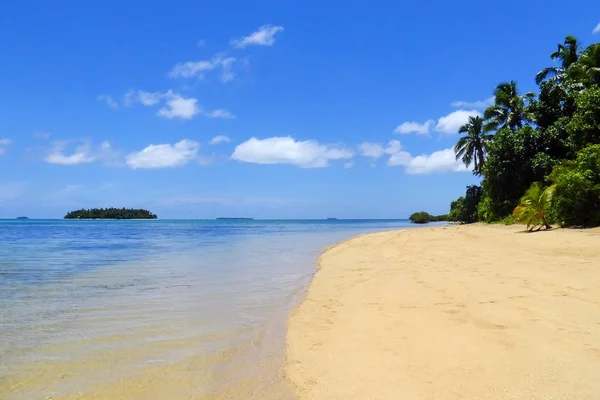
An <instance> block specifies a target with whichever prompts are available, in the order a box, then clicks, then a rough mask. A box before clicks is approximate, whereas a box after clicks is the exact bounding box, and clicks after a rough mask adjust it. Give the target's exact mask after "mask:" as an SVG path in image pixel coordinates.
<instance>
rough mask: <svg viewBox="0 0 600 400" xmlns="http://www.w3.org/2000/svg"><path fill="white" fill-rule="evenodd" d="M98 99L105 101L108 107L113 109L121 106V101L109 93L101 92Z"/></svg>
mask: <svg viewBox="0 0 600 400" xmlns="http://www.w3.org/2000/svg"><path fill="white" fill-rule="evenodd" d="M97 100H98V101H101V102H103V103H105V104H106V105H107V106H108V107H110V108H112V109H115V110H116V109H117V108H119V103H117V102H116V101H115V99H113V98H112V96H110V95H108V94H101V95H100V96H98V97H97Z"/></svg>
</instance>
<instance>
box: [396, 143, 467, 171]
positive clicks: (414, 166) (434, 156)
mask: <svg viewBox="0 0 600 400" xmlns="http://www.w3.org/2000/svg"><path fill="white" fill-rule="evenodd" d="M468 171H469V170H468V168H467V167H466V165H465V164H464V163H463V162H461V161H460V160H456V156H455V154H454V150H453V149H444V150H440V151H436V152H433V153H431V154H423V155H420V156H417V157H414V158H413V159H412V160H410V162H409V163H408V165H406V168H405V172H406V173H407V174H430V173H434V172H468Z"/></svg>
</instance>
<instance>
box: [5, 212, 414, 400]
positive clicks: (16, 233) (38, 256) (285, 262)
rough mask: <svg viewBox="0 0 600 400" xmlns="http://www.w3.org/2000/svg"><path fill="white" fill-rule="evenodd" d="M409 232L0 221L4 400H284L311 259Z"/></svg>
mask: <svg viewBox="0 0 600 400" xmlns="http://www.w3.org/2000/svg"><path fill="white" fill-rule="evenodd" d="M409 226H410V224H409V223H408V222H407V221H403V220H396V221H389V220H386V221H381V220H355V221H352V220H335V221H316V220H314V221H200V220H198V221H195V220H194V221H162V220H158V221H62V220H29V221H12V220H11V221H8V220H0V320H1V322H2V324H1V325H2V327H1V330H2V341H1V343H0V361H1V362H0V376H1V378H0V397H1V398H3V399H31V398H48V397H52V398H54V399H59V398H65V399H66V398H78V399H79V398H94V399H103V398H106V399H108V398H123V399H129V398H131V399H136V398H141V397H143V398H146V399H151V398H156V399H162V398H165V399H171V398H173V399H178V398H190V399H191V398H198V399H202V398H253V396H254V397H255V398H265V396H268V398H276V397H279V398H292V397H291V394H290V393H288V392H286V390H287V389H285V387H284V386H285V384H284V382H283V379H282V375H281V367H282V365H283V362H284V333H285V320H286V317H287V314H288V313H289V311H290V310H291V308H292V307H293V306H294V305H296V304H297V303H298V301H299V300H300V299H301V297H302V294H303V292H304V289H305V288H306V286H307V284H308V283H309V281H310V278H311V276H312V274H313V273H314V271H315V268H316V259H317V257H318V254H319V253H320V252H321V251H322V250H323V249H324V248H325V247H326V246H328V245H331V244H333V243H335V242H338V241H340V240H343V239H346V238H349V237H351V236H354V235H356V234H359V233H365V232H372V231H381V230H388V229H398V228H407V227H409ZM274 390H276V392H277V395H275V394H274V393H275V392H273V393H269V394H267V392H269V391H274ZM236 393H237V394H236Z"/></svg>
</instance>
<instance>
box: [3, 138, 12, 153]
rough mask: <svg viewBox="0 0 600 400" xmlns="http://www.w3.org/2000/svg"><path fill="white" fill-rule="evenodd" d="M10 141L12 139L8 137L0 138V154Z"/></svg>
mask: <svg viewBox="0 0 600 400" xmlns="http://www.w3.org/2000/svg"><path fill="white" fill-rule="evenodd" d="M11 143H12V140H10V139H2V138H0V156H1V155H2V154H4V153H6V149H7V148H8V146H9V145H10V144H11Z"/></svg>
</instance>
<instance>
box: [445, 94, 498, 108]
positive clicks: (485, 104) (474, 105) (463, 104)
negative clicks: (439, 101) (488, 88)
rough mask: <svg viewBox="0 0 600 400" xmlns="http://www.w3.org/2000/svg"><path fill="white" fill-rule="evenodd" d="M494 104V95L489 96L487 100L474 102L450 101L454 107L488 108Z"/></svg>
mask: <svg viewBox="0 0 600 400" xmlns="http://www.w3.org/2000/svg"><path fill="white" fill-rule="evenodd" d="M492 104H494V97H493V96H492V97H488V98H487V99H485V100H477V101H473V102H469V101H454V102H452V103H450V105H451V106H452V107H456V108H487V107H489V106H491V105H492Z"/></svg>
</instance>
